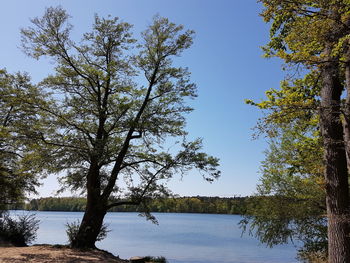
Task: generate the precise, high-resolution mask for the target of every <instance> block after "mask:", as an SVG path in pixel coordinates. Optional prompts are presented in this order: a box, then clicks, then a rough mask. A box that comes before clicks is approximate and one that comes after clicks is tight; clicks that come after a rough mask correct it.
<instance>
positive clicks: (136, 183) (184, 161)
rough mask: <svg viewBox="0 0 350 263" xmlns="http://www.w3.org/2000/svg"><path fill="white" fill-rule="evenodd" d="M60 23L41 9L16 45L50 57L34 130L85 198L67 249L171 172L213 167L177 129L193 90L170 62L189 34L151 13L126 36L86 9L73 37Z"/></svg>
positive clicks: (63, 17) (213, 173) (59, 16)
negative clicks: (46, 102) (47, 98)
mask: <svg viewBox="0 0 350 263" xmlns="http://www.w3.org/2000/svg"><path fill="white" fill-rule="evenodd" d="M68 20H69V16H68V14H67V13H66V11H65V10H63V9H62V8H60V7H58V8H48V9H47V10H46V12H45V14H44V15H43V16H42V17H40V18H35V19H32V24H33V26H32V27H29V28H26V29H23V30H22V43H23V47H24V51H25V52H26V53H27V54H28V55H30V56H32V57H34V58H39V57H41V56H48V57H50V58H51V59H52V60H53V61H55V63H56V68H55V74H54V75H51V76H49V77H47V78H46V79H45V80H43V81H42V82H41V84H40V86H41V87H42V88H43V89H49V90H52V91H53V93H54V98H55V101H56V102H55V103H56V105H55V106H54V107H50V108H45V107H42V109H43V110H44V111H46V112H47V116H48V117H47V122H48V123H49V125H51V126H54V127H55V129H56V132H50V133H45V132H42V133H38V134H37V136H38V137H39V138H40V139H41V141H42V142H44V143H45V144H46V145H48V146H50V147H51V149H52V152H51V155H52V156H53V158H52V159H53V161H52V163H51V164H50V165H51V166H52V167H54V170H55V169H56V170H57V171H66V174H67V175H66V176H65V177H64V178H63V179H62V183H64V184H65V185H66V186H69V187H71V189H73V190H82V191H83V192H84V193H86V196H87V206H86V211H85V214H84V217H83V219H82V222H81V225H80V228H79V232H78V234H77V236H76V237H75V238H74V240H73V242H72V245H73V247H80V248H81V247H94V246H95V241H96V238H97V237H98V235H99V232H100V229H101V226H102V224H103V218H104V216H105V214H106V212H107V211H108V210H109V209H110V208H112V207H114V206H118V205H123V204H130V205H140V206H141V208H143V209H144V211H146V212H147V200H149V199H150V198H152V197H154V196H159V195H164V194H168V193H169V191H168V189H167V187H166V182H167V181H168V180H169V179H170V178H171V177H172V176H173V174H174V173H177V174H183V173H185V172H186V171H188V170H189V169H192V168H197V169H199V170H201V171H202V175H203V176H204V177H205V178H206V179H207V180H209V181H211V180H213V179H214V178H217V177H218V176H219V174H220V172H219V171H218V170H217V169H216V167H217V166H218V160H217V159H216V158H213V157H211V156H208V155H206V154H205V153H202V152H200V149H201V140H195V141H193V142H189V141H187V140H186V134H187V133H186V131H185V130H184V127H185V118H184V114H185V113H188V112H190V111H191V110H192V109H191V108H190V107H188V106H186V102H187V100H188V99H189V98H193V97H195V96H196V86H195V85H194V84H193V83H191V82H190V80H189V72H188V71H187V69H186V68H181V67H175V66H173V58H174V57H178V56H180V55H181V53H182V52H183V51H184V50H185V49H187V48H189V47H190V46H191V44H192V35H193V32H192V31H184V30H183V26H179V25H175V24H174V23H171V22H169V21H168V19H166V18H161V17H158V16H157V17H155V18H154V20H153V23H152V24H151V25H150V26H149V27H148V28H147V29H146V30H145V31H144V32H143V33H142V40H140V41H136V40H135V39H133V38H132V34H131V32H130V30H131V25H130V24H128V23H125V22H119V20H118V18H110V17H109V18H107V19H105V18H100V17H98V16H97V15H96V16H95V21H94V24H93V27H92V31H91V32H89V33H85V34H84V35H83V37H82V40H81V42H79V43H76V42H74V41H73V40H72V38H71V37H70V33H71V29H72V25H71V24H69V21H68ZM135 42H136V44H135ZM38 106H39V107H40V105H38Z"/></svg>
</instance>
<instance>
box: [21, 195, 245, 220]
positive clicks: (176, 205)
mask: <svg viewBox="0 0 350 263" xmlns="http://www.w3.org/2000/svg"><path fill="white" fill-rule="evenodd" d="M114 201H115V202H116V201H118V200H114ZM249 202H250V198H248V197H233V198H221V197H203V196H196V197H178V198H156V199H152V200H149V203H148V210H149V211H151V212H159V213H205V214H240V215H241V214H246V207H247V205H248V204H249ZM85 206H86V199H85V198H77V197H61V198H53V197H48V198H40V199H33V200H31V201H30V202H29V203H28V204H26V205H25V206H24V207H23V208H24V209H27V210H34V211H84V210H85ZM110 211H111V212H141V211H143V210H142V208H140V207H137V206H130V205H121V206H117V207H113V208H112V209H110Z"/></svg>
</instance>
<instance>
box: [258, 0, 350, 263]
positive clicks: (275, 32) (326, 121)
mask: <svg viewBox="0 0 350 263" xmlns="http://www.w3.org/2000/svg"><path fill="white" fill-rule="evenodd" d="M261 2H262V3H263V4H264V7H265V9H264V11H263V13H262V16H263V17H264V19H265V21H266V22H272V23H271V30H270V35H271V40H270V42H269V44H268V45H267V46H266V47H265V52H266V54H267V56H277V57H280V58H282V59H284V60H285V61H286V62H287V63H288V64H290V65H299V66H300V65H301V66H303V67H304V70H305V71H309V72H312V73H313V74H317V75H319V78H318V79H319V85H320V93H319V96H320V105H319V129H320V136H321V139H322V148H323V156H324V158H323V159H324V165H323V167H324V169H323V170H324V178H325V191H326V204H327V216H328V243H329V246H328V254H329V262H349V260H350V254H349V253H350V240H349V224H348V220H347V218H348V216H349V215H348V211H349V186H348V170H347V162H349V161H348V160H347V157H346V151H345V149H346V148H347V145H348V142H345V143H344V137H343V133H344V134H345V135H346V134H349V131H348V127H349V125H348V120H347V119H348V111H347V110H348V108H349V106H348V104H345V105H344V108H342V100H341V96H342V91H343V90H344V87H346V85H347V83H349V82H348V80H349V76H350V75H349V76H347V74H344V72H347V68H348V67H349V65H348V64H349V63H348V61H349V56H348V47H349V43H348V35H349V28H350V27H349V25H350V19H349V11H350V5H349V3H348V1H342V0H332V1H323V0H312V1H309V0H262V1H261ZM344 79H345V80H346V81H345V83H344V81H343V80H344ZM316 84H317V83H316ZM313 86H315V85H309V87H310V91H312V87H313ZM348 86H349V85H348ZM307 93H310V92H307ZM349 96H350V95H349V92H348V93H347V97H349ZM348 100H349V98H347V99H346V101H348ZM342 112H345V113H346V114H345V115H343V116H342V115H341V113H342ZM306 114H307V113H306ZM342 119H344V123H345V125H344V130H343V123H342ZM345 139H346V137H345Z"/></svg>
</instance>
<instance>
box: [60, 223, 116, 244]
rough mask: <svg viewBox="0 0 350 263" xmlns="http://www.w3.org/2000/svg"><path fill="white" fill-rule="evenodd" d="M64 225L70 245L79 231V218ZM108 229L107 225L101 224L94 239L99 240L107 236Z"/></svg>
mask: <svg viewBox="0 0 350 263" xmlns="http://www.w3.org/2000/svg"><path fill="white" fill-rule="evenodd" d="M65 226H66V234H67V236H68V242H69V244H70V245H71V244H72V242H73V240H74V239H75V238H76V237H77V234H78V232H79V226H80V220H77V221H74V222H71V223H69V222H67V223H66V224H65ZM110 231H111V230H109V229H108V226H107V225H105V224H103V225H102V227H101V229H100V232H99V234H98V236H97V239H96V241H101V240H103V239H105V238H106V237H107V234H108V232H110Z"/></svg>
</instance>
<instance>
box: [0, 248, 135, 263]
mask: <svg viewBox="0 0 350 263" xmlns="http://www.w3.org/2000/svg"><path fill="white" fill-rule="evenodd" d="M0 262H1V263H18V262H31V263H37V262H40V263H57V262H60V263H73V262H74V263H95V262H111V263H112V262H113V263H126V262H129V261H128V260H122V259H119V258H118V257H115V256H113V255H112V254H110V253H108V252H104V251H101V250H89V251H80V250H73V249H70V248H67V247H63V246H51V245H39V246H31V247H0Z"/></svg>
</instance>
